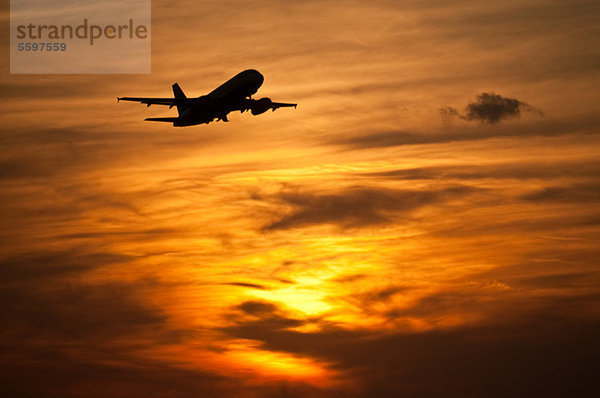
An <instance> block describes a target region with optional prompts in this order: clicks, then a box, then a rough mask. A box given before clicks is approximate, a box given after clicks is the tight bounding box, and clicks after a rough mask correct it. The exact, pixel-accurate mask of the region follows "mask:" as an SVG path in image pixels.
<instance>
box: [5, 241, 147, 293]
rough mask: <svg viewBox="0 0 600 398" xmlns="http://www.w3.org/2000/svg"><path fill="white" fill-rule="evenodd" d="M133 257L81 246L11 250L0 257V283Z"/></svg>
mask: <svg viewBox="0 0 600 398" xmlns="http://www.w3.org/2000/svg"><path fill="white" fill-rule="evenodd" d="M134 258H135V257H132V256H127V255H124V254H118V253H103V252H87V251H85V250H83V249H82V250H77V249H72V250H68V251H57V252H45V253H25V254H15V255H13V256H10V257H6V258H4V259H1V260H0V285H3V284H6V283H9V282H11V283H15V282H18V283H22V282H32V281H36V280H37V281H39V280H44V281H48V280H49V279H53V278H62V277H73V276H78V275H81V274H83V273H85V272H87V271H90V270H93V269H96V268H99V267H103V266H109V265H114V264H119V263H125V262H128V261H131V260H133V259H134Z"/></svg>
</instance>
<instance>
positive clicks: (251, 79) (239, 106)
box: [173, 69, 264, 126]
mask: <svg viewBox="0 0 600 398" xmlns="http://www.w3.org/2000/svg"><path fill="white" fill-rule="evenodd" d="M263 82H264V77H263V75H262V74H261V73H260V72H258V71H257V70H254V69H247V70H245V71H243V72H240V73H238V74H237V75H235V76H234V77H232V78H231V79H229V80H227V81H226V82H225V83H223V84H222V85H220V86H219V87H217V88H216V89H214V90H213V91H211V92H210V93H209V94H207V95H203V96H201V97H198V98H189V99H187V100H186V101H185V103H184V106H183V107H182V108H183V109H182V111H181V112H180V115H179V118H178V120H177V121H176V122H174V123H173V125H174V126H192V125H195V124H202V123H209V122H211V121H212V120H213V119H215V117H216V118H224V117H226V116H227V113H229V112H231V111H235V110H245V109H246V108H247V101H248V97H250V96H252V95H253V94H255V93H256V92H257V91H258V89H259V88H260V86H261V85H262V84H263Z"/></svg>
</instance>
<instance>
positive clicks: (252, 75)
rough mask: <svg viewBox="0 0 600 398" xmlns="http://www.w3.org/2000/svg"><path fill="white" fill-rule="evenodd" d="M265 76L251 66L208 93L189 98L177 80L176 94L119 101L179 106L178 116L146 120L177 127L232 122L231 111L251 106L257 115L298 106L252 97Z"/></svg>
mask: <svg viewBox="0 0 600 398" xmlns="http://www.w3.org/2000/svg"><path fill="white" fill-rule="evenodd" d="M263 81H264V77H263V75H262V74H260V72H258V71H257V70H254V69H247V70H245V71H243V72H240V73H238V74H237V75H235V76H234V77H232V78H231V79H229V80H228V81H227V82H225V83H223V84H222V85H220V86H219V87H217V88H216V89H214V90H213V91H211V92H210V93H209V94H207V95H203V96H201V97H197V98H188V97H186V96H185V94H184V93H183V90H182V89H181V87H179V84H177V83H175V84H173V98H142V97H117V102H120V101H133V102H140V103H142V104H146V105H147V106H150V105H168V106H169V109H171V108H172V107H174V106H175V107H177V112H178V114H179V116H178V117H149V118H146V119H144V120H148V121H152V122H168V123H173V126H175V127H184V126H194V125H197V124H204V123H206V124H208V123H210V122H212V121H214V120H215V119H217V121H220V120H222V121H223V122H228V121H229V120H228V119H227V115H228V114H229V112H232V111H240V112H241V113H244V112H245V111H247V110H250V112H251V113H252V114H253V115H260V114H261V113H265V112H266V111H268V110H269V109H272V110H273V111H275V109H278V108H286V107H294V108H296V106H297V105H298V104H286V103H282V102H273V101H271V99H270V98H267V97H265V98H261V99H258V100H255V99H252V95H253V94H255V93H256V92H257V91H258V89H259V87H260V86H261V85H262V84H263Z"/></svg>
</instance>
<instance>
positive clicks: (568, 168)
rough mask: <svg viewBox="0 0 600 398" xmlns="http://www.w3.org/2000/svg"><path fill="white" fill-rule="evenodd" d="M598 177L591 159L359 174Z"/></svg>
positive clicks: (411, 177)
mask: <svg viewBox="0 0 600 398" xmlns="http://www.w3.org/2000/svg"><path fill="white" fill-rule="evenodd" d="M598 175H600V163H599V162H598V161H596V160H595V159H581V160H575V161H560V162H557V161H554V162H529V161H526V162H510V163H494V164H472V165H461V164H447V165H441V166H428V167H414V168H405V169H394V170H386V171H377V172H369V173H361V174H359V176H365V177H374V178H386V179H387V178H389V179H398V180H436V179H449V178H453V179H460V180H477V179H484V178H495V179H518V180H529V179H552V178H565V177H571V178H594V177H597V176H598Z"/></svg>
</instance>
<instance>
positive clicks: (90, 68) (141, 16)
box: [10, 0, 151, 74]
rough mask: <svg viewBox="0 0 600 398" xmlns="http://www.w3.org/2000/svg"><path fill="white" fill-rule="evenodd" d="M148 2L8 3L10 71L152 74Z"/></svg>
mask: <svg viewBox="0 0 600 398" xmlns="http://www.w3.org/2000/svg"><path fill="white" fill-rule="evenodd" d="M150 8H151V7H150V0H128V1H117V0H98V1H93V0H83V1H81V0H58V1H54V2H48V1H44V0H11V8H10V38H11V41H10V44H11V46H10V72H11V73H20V74H47V73H55V74H57V73H61V74H81V73H86V74H92V73H93V74H96V73H135V74H137V73H150V70H151V69H150V68H151V36H150V34H151V29H150V28H151V26H150V22H151V21H150V15H151V10H150Z"/></svg>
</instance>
